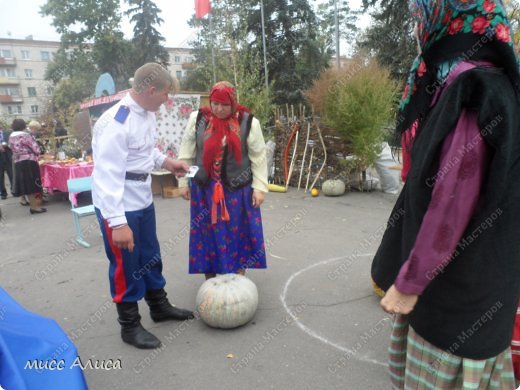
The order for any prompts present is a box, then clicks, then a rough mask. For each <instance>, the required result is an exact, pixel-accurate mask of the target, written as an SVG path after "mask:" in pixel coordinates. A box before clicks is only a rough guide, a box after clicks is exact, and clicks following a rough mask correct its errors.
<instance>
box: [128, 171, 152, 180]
mask: <svg viewBox="0 0 520 390" xmlns="http://www.w3.org/2000/svg"><path fill="white" fill-rule="evenodd" d="M146 179H148V173H134V172H126V173H125V180H134V181H146Z"/></svg>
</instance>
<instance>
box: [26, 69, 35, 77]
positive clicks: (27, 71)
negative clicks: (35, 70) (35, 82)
mask: <svg viewBox="0 0 520 390" xmlns="http://www.w3.org/2000/svg"><path fill="white" fill-rule="evenodd" d="M24 72H25V78H26V79H32V77H33V75H32V69H24Z"/></svg>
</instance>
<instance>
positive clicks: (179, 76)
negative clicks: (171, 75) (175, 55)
mask: <svg viewBox="0 0 520 390" xmlns="http://www.w3.org/2000/svg"><path fill="white" fill-rule="evenodd" d="M175 76H176V77H177V78H178V79H179V80H180V79H181V78H182V70H178V71H176V72H175Z"/></svg>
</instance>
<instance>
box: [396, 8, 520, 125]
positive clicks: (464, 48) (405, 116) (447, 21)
mask: <svg viewBox="0 0 520 390" xmlns="http://www.w3.org/2000/svg"><path fill="white" fill-rule="evenodd" d="M410 11H411V13H412V15H413V16H414V17H415V19H416V20H417V26H418V35H419V45H420V47H421V53H420V54H419V56H417V58H416V59H415V61H414V63H413V65H412V68H411V70H410V75H409V77H408V82H407V85H406V86H405V89H404V92H403V96H402V98H401V104H400V106H399V117H398V121H397V130H398V132H399V133H402V132H404V131H405V130H406V129H409V128H410V126H411V125H412V124H413V123H414V122H415V121H417V120H418V121H419V122H420V121H421V120H422V119H424V114H425V112H426V111H427V110H428V109H429V107H430V103H431V99H432V97H433V95H434V93H433V92H432V90H436V89H437V88H438V87H439V86H442V83H439V82H438V81H437V80H436V77H437V69H438V67H439V66H440V65H441V64H443V63H445V62H446V61H453V60H457V59H458V60H466V61H489V62H491V63H493V64H495V65H496V66H498V67H503V68H504V69H505V70H506V71H507V73H508V74H509V76H510V78H511V79H512V81H513V83H514V85H515V86H516V87H517V88H518V86H519V81H520V79H519V74H518V59H517V57H516V54H515V51H514V48H513V42H512V39H511V34H510V24H509V21H508V20H507V16H506V11H505V9H504V6H503V4H502V1H501V0H411V1H410ZM419 127H420V126H419Z"/></svg>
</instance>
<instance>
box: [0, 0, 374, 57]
mask: <svg viewBox="0 0 520 390" xmlns="http://www.w3.org/2000/svg"><path fill="white" fill-rule="evenodd" d="M120 1H121V4H122V9H123V8H125V7H124V5H123V4H124V1H123V0H120ZM154 1H155V4H156V5H157V7H159V9H161V10H162V12H161V14H160V16H161V17H162V18H163V20H164V23H162V24H161V26H159V27H158V30H159V32H160V33H161V34H162V36H163V37H164V38H165V39H166V43H165V46H167V47H187V46H188V45H187V42H188V41H190V40H193V39H194V35H195V33H196V30H193V29H190V27H189V26H188V23H187V21H188V20H189V19H190V18H191V17H192V15H193V14H194V13H195V6H194V4H195V1H194V0H154ZM319 1H320V0H317V1H316V2H319ZM360 2H361V0H354V1H352V3H357V4H359V3H360ZM45 3H46V0H0V10H1V11H0V38H9V37H11V38H14V39H24V38H25V37H27V36H28V35H32V36H33V39H35V40H48V41H59V39H60V38H59V35H58V34H57V33H56V32H55V31H54V27H52V25H51V22H52V19H51V18H48V17H45V18H44V17H42V16H41V15H40V14H39V10H40V7H41V6H42V5H43V4H45ZM312 3H315V1H311V4H312ZM125 19H126V17H125V16H123V23H122V26H121V27H122V30H123V32H124V33H125V36H126V37H127V38H131V37H132V35H133V33H132V27H131V26H130V24H129V23H128V22H127V21H126V20H125ZM362 23H363V22H362ZM365 23H366V22H365ZM342 46H343V45H342ZM342 51H343V50H342ZM342 54H343V53H342Z"/></svg>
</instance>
